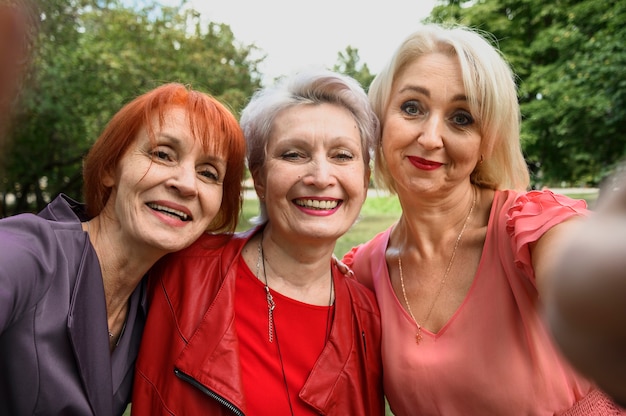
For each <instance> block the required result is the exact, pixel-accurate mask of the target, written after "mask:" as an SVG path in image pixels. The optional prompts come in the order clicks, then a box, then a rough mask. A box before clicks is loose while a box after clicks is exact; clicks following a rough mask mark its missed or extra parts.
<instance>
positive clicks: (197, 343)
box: [132, 230, 385, 416]
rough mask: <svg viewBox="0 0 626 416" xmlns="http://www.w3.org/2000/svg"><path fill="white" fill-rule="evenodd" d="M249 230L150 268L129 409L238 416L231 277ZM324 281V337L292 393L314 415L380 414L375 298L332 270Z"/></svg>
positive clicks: (206, 240)
mask: <svg viewBox="0 0 626 416" xmlns="http://www.w3.org/2000/svg"><path fill="white" fill-rule="evenodd" d="M254 232H255V230H253V231H250V232H247V233H245V234H237V235H235V236H232V237H227V236H211V235H204V236H203V237H201V238H200V239H199V240H198V241H196V242H195V243H194V244H193V245H192V246H190V247H189V248H187V249H185V250H183V251H181V252H178V253H175V254H172V255H169V256H166V257H165V258H164V259H163V260H162V261H161V262H160V263H159V264H157V266H156V267H155V268H154V271H155V272H154V273H155V274H156V275H153V276H151V278H152V279H153V280H152V285H151V289H150V297H151V303H150V309H149V313H148V321H147V324H146V327H145V332H144V335H143V339H142V344H141V349H140V352H139V359H138V360H137V366H136V374H135V385H134V390H133V400H132V401H133V403H132V414H133V415H150V416H155V415H165V414H167V415H201V414H205V415H208V414H210V415H233V414H245V412H246V398H245V397H244V395H243V385H242V380H241V365H240V362H239V355H238V353H237V351H238V347H237V342H238V341H237V333H236V331H235V315H234V303H235V277H236V276H237V261H238V258H239V256H240V253H241V249H242V248H243V246H244V244H245V243H246V241H247V240H248V239H249V238H250V237H251V236H252V235H253V234H254ZM333 278H334V281H335V318H334V321H333V325H332V329H331V334H330V337H329V341H328V343H327V344H326V346H325V347H324V350H323V351H322V353H321V355H320V357H319V358H318V360H317V362H316V364H315V366H314V368H313V369H312V370H311V373H310V374H309V377H308V379H307V381H306V383H305V385H304V387H303V388H302V390H301V391H300V397H301V398H302V399H303V400H304V401H305V402H307V403H309V404H310V405H311V406H313V407H314V408H315V409H317V410H318V411H319V413H320V414H321V415H341V416H345V415H384V412H385V410H384V397H383V392H382V362H381V355H380V341H381V339H380V337H381V328H380V315H379V312H378V307H377V304H376V300H375V298H374V295H373V293H372V292H370V291H369V289H366V288H365V286H362V285H361V284H360V283H358V282H357V281H356V280H354V279H352V278H348V277H345V276H344V275H343V274H341V273H340V272H339V271H338V270H336V268H335V269H334V270H333Z"/></svg>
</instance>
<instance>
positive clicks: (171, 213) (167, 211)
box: [146, 202, 192, 221]
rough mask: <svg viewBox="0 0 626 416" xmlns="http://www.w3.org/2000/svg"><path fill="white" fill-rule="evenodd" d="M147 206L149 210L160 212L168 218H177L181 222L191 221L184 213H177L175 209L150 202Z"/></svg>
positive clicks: (189, 216)
mask: <svg viewBox="0 0 626 416" xmlns="http://www.w3.org/2000/svg"><path fill="white" fill-rule="evenodd" d="M146 205H148V206H149V207H150V208H151V209H153V210H155V211H158V212H161V213H163V214H167V215H169V216H172V217H174V218H178V219H179V220H181V221H191V219H192V218H191V215H187V214H186V213H184V212H182V211H179V210H177V209H174V208H169V207H166V206H163V205H159V204H155V203H152V202H149V203H148V204H146Z"/></svg>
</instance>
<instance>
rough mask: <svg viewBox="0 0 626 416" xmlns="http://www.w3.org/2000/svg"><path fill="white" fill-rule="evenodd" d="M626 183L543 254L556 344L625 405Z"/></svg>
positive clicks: (548, 309) (548, 310)
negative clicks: (549, 257) (551, 255)
mask: <svg viewBox="0 0 626 416" xmlns="http://www.w3.org/2000/svg"><path fill="white" fill-rule="evenodd" d="M621 185H622V186H621V189H618V190H616V191H613V190H608V191H606V192H607V193H609V194H610V195H608V196H607V197H606V198H605V199H603V200H602V201H601V202H600V203H599V204H598V207H597V208H596V210H595V212H594V213H593V215H592V216H591V217H589V218H587V219H584V220H582V221H579V222H576V223H575V224H572V225H573V226H572V227H567V228H566V229H563V230H558V236H557V238H558V239H561V238H562V240H561V241H560V242H559V241H556V240H555V241H556V243H555V245H554V247H555V248H554V249H553V251H552V254H553V256H554V257H553V258H552V259H544V260H543V261H541V260H540V263H541V264H540V266H539V267H542V272H543V273H544V276H542V279H543V282H542V283H541V287H542V288H543V294H544V295H545V298H544V306H545V309H546V317H547V319H548V323H549V325H550V328H551V330H552V333H553V335H554V338H555V340H556V342H557V344H558V345H559V346H560V347H561V349H562V351H563V353H564V354H565V356H566V357H567V358H568V359H569V360H570V361H571V363H572V364H573V365H574V366H575V367H576V368H577V369H578V370H579V371H581V372H582V373H583V374H585V375H587V376H588V377H590V378H592V379H593V380H595V381H596V382H597V383H598V385H599V386H600V387H601V388H603V389H604V390H605V391H606V392H607V393H609V394H610V395H611V396H612V397H613V398H614V399H615V400H616V401H617V402H618V403H620V404H621V405H622V406H625V405H626V182H624V181H622V182H621ZM561 231H562V232H561ZM541 245H542V246H543V242H542V243H541ZM546 251H547V252H549V251H550V250H546ZM542 252H543V251H542Z"/></svg>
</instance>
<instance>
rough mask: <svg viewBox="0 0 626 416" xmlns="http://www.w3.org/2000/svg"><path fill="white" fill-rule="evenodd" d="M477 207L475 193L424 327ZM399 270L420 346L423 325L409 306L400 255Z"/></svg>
mask: <svg viewBox="0 0 626 416" xmlns="http://www.w3.org/2000/svg"><path fill="white" fill-rule="evenodd" d="M475 206H476V193H474V201H473V202H472V206H471V207H470V210H469V213H468V214H467V217H466V218H465V222H464V223H463V227H462V228H461V232H460V233H459V235H458V236H457V237H456V241H455V243H454V248H453V249H452V255H451V256H450V261H449V262H448V266H447V267H446V271H445V273H444V274H443V278H442V279H441V283H439V289H437V293H436V294H435V298H434V299H433V302H432V303H431V305H430V309H428V313H427V314H426V318H425V319H424V325H426V323H427V322H428V318H430V314H431V313H432V311H433V308H434V307H435V304H436V303H437V299H439V295H440V294H441V289H443V285H444V283H445V282H446V279H447V278H448V273H450V269H451V268H452V263H453V262H454V257H455V256H456V249H457V248H458V247H459V242H460V241H461V237H462V236H463V233H464V232H465V229H466V228H467V223H468V222H469V219H470V217H471V216H472V212H473V211H474V207H475ZM398 269H399V270H400V285H401V286H402V295H403V296H404V302H405V303H406V308H407V310H408V311H409V315H411V318H413V321H415V325H417V334H416V335H415V343H416V344H419V343H420V341H421V340H422V325H420V324H419V322H417V319H415V315H413V311H412V310H411V305H410V304H409V299H408V297H407V296H406V289H405V288H404V276H403V273H402V258H401V256H400V255H398Z"/></svg>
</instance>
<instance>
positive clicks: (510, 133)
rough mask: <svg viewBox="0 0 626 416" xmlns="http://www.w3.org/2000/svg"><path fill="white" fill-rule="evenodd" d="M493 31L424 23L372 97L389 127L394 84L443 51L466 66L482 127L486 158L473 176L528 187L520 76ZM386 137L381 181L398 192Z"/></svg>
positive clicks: (492, 184) (479, 181)
mask: <svg viewBox="0 0 626 416" xmlns="http://www.w3.org/2000/svg"><path fill="white" fill-rule="evenodd" d="M486 36H488V35H487V34H480V33H479V32H478V31H477V30H474V29H470V28H468V27H463V26H448V27H444V26H442V25H437V24H428V25H424V26H423V27H421V28H420V29H418V30H417V31H416V32H414V33H412V34H411V35H409V36H408V37H407V38H406V39H405V40H404V42H402V44H401V45H400V47H399V48H398V49H397V50H396V52H395V53H394V55H393V56H392V57H391V60H390V61H389V62H388V64H387V65H386V66H385V68H384V69H383V70H382V71H381V72H380V73H379V74H378V75H377V76H376V77H375V78H374V81H373V82H372V85H371V86H370V89H369V98H370V101H371V103H372V107H373V109H374V112H375V113H376V114H377V116H378V118H379V119H380V122H381V127H382V129H383V130H384V127H385V126H384V123H385V120H384V117H383V115H384V114H385V111H386V108H387V106H388V104H389V101H390V98H391V91H392V86H393V82H394V80H395V79H396V77H398V76H399V75H400V74H401V73H402V71H403V70H404V69H405V68H406V67H407V66H408V65H410V64H411V63H412V62H414V61H415V60H416V59H418V58H420V57H421V56H424V55H428V54H431V53H443V54H446V55H448V56H454V57H456V58H457V59H458V61H459V64H460V66H461V73H462V77H463V83H464V86H465V93H466V95H467V98H468V100H469V104H470V110H471V111H472V113H473V114H474V115H475V116H477V119H478V120H479V122H480V126H481V135H482V142H481V154H482V156H481V162H479V163H478V164H477V165H476V167H475V168H474V171H473V172H472V174H471V175H470V180H471V182H472V183H474V184H475V185H478V186H481V187H484V188H491V189H517V190H526V189H527V188H528V187H529V184H530V176H529V173H528V167H527V165H526V161H525V160H524V156H523V153H522V148H521V143H520V118H521V117H520V109H519V103H518V99H517V88H516V85H515V76H514V74H513V71H512V70H511V68H510V66H509V65H508V63H507V62H506V61H505V59H504V58H503V56H502V54H501V53H500V51H499V50H498V49H496V48H495V47H493V46H492V45H491V44H490V43H489V42H488V41H487V39H486ZM381 141H382V138H381V140H379V142H378V143H377V146H376V153H375V179H376V182H377V183H378V184H379V186H381V187H382V188H385V189H387V190H388V191H390V192H392V193H396V192H397V190H396V186H395V181H394V179H393V177H392V176H391V174H390V172H389V169H388V166H387V163H386V161H385V160H384V158H383V155H382V143H381Z"/></svg>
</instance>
